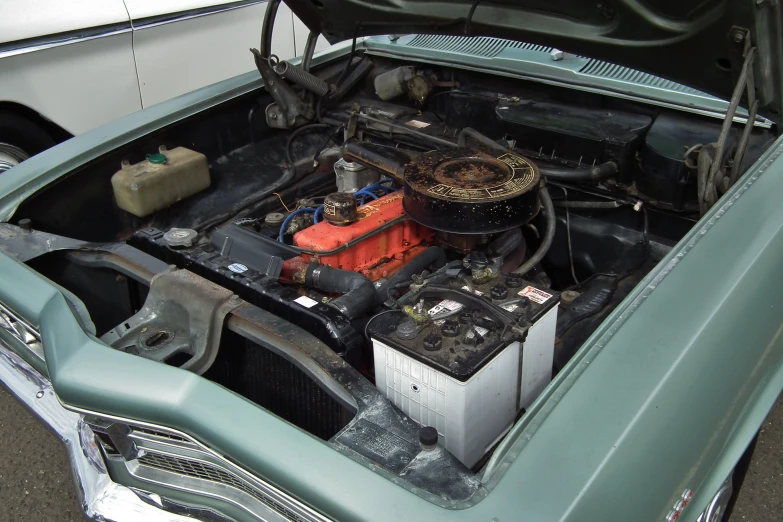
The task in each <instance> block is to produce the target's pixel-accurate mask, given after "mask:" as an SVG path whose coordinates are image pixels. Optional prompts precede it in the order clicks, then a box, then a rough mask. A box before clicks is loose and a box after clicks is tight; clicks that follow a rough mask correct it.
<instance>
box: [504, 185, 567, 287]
mask: <svg viewBox="0 0 783 522" xmlns="http://www.w3.org/2000/svg"><path fill="white" fill-rule="evenodd" d="M539 198H540V199H541V205H543V207H544V219H546V230H545V231H544V238H543V239H542V240H541V244H540V245H539V246H538V250H536V251H535V253H534V254H533V255H532V256H530V259H528V260H527V261H525V262H524V263H523V264H522V266H520V267H519V268H517V269H516V270H514V273H515V274H526V273H527V272H529V271H530V269H531V268H533V267H534V266H536V265H537V264H538V263H540V262H541V260H542V259H544V256H545V255H546V253H547V252H549V247H551V246H552V240H554V238H555V225H556V223H557V221H556V220H555V207H554V205H553V204H552V198H551V197H550V196H549V191H548V190H547V189H546V187H541V192H539Z"/></svg>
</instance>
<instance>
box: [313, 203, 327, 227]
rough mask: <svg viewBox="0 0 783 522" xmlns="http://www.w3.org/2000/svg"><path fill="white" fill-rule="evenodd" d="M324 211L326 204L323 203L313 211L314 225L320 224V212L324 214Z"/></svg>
mask: <svg viewBox="0 0 783 522" xmlns="http://www.w3.org/2000/svg"><path fill="white" fill-rule="evenodd" d="M323 211H324V206H323V205H321V206H319V207H318V208H317V209H315V212H314V213H313V224H314V225H316V224H318V222H319V221H321V220H320V219H318V213H319V212H320V213H322V214H323Z"/></svg>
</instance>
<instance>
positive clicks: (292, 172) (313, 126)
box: [273, 123, 333, 192]
mask: <svg viewBox="0 0 783 522" xmlns="http://www.w3.org/2000/svg"><path fill="white" fill-rule="evenodd" d="M332 128H333V126H332V125H329V124H328V123H308V124H307V125H302V126H301V127H299V128H297V129H294V130H293V132H291V134H289V135H288V139H287V140H286V142H285V160H286V162H287V163H288V171H287V172H286V173H285V174H284V175H283V177H285V178H286V179H285V181H284V182H282V183H279V184H278V186H282V185H284V184H286V183H288V182H289V181H291V180H292V179H293V178H294V177H295V176H296V165H295V164H294V159H293V156H292V155H291V145H292V144H293V143H294V140H295V139H296V138H297V137H298V136H300V135H301V134H304V133H306V132H310V131H314V130H323V129H329V130H331V129H332ZM316 159H318V158H316ZM275 190H277V189H275ZM273 192H274V191H273Z"/></svg>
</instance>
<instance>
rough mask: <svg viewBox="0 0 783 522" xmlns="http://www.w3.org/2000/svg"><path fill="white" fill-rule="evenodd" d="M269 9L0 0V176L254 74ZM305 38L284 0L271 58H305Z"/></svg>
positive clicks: (199, 3) (215, 1)
mask: <svg viewBox="0 0 783 522" xmlns="http://www.w3.org/2000/svg"><path fill="white" fill-rule="evenodd" d="M266 5H267V4H266V2H265V1H261V0H243V1H238V2H237V1H235V2H229V1H226V0H169V1H159V0H2V1H0V173H1V172H2V171H4V170H7V169H8V168H11V167H12V166H13V165H16V164H17V163H19V162H20V161H22V160H24V159H26V158H27V157H29V156H31V155H33V154H36V153H38V152H40V151H42V150H44V149H47V148H49V147H51V146H52V145H55V144H56V143H59V142H60V141H64V140H66V139H68V138H70V137H71V136H74V135H77V134H81V133H83V132H85V131H87V130H89V129H92V128H94V127H97V126H99V125H102V124H103V123H106V122H109V121H111V120H114V119H116V118H119V117H120V116H124V115H126V114H129V113H131V112H134V111H137V110H140V109H143V108H145V107H149V106H150V105H153V104H156V103H158V102H161V101H163V100H167V99H169V98H173V97H175V96H178V95H180V94H184V93H187V92H190V91H192V90H194V89H197V88H200V87H204V86H206V85H210V84H212V83H215V82H218V81H220V80H224V79H226V78H230V77H233V76H236V75H238V74H241V73H245V72H248V71H251V70H255V65H254V63H253V57H252V55H251V53H250V52H249V51H248V49H249V48H250V47H258V44H259V40H260V37H261V23H260V21H261V20H263V18H264V11H265V10H266ZM307 34H308V31H307V28H306V27H305V26H304V24H302V22H300V21H299V19H298V18H296V17H295V16H294V15H293V13H292V12H291V11H290V9H288V8H287V7H286V6H285V5H283V6H281V8H280V11H279V12H278V15H277V18H276V26H275V31H274V42H273V49H274V52H275V54H277V55H279V56H280V58H290V57H293V56H297V55H300V54H302V51H303V49H304V45H305V41H306V39H307ZM327 45H328V44H327V43H326V42H325V41H324V40H321V41H319V44H318V46H319V48H320V47H326V46H327Z"/></svg>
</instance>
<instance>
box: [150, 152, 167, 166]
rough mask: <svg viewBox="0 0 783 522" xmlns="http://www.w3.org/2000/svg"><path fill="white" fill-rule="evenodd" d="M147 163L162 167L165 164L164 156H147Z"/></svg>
mask: <svg viewBox="0 0 783 522" xmlns="http://www.w3.org/2000/svg"><path fill="white" fill-rule="evenodd" d="M147 161H149V162H150V163H154V164H155V165H163V164H164V163H166V156H164V155H163V154H147Z"/></svg>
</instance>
